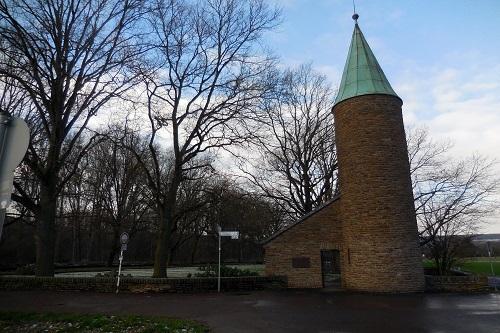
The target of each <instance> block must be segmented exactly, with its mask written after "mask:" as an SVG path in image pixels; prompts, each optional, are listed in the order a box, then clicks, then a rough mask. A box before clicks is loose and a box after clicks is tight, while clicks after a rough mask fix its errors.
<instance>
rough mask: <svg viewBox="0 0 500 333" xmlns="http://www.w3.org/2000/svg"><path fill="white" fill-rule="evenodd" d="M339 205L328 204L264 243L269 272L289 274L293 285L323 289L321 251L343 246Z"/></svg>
mask: <svg viewBox="0 0 500 333" xmlns="http://www.w3.org/2000/svg"><path fill="white" fill-rule="evenodd" d="M338 205H339V200H336V201H333V202H331V203H329V204H326V205H325V206H323V207H321V208H320V209H318V210H316V211H314V212H313V213H311V214H310V215H308V216H306V217H305V218H303V219H301V220H299V221H298V223H296V224H295V225H293V226H292V227H290V228H288V229H287V230H285V231H284V232H283V233H281V234H280V235H279V236H278V237H276V238H274V239H272V240H271V241H269V242H267V243H266V244H264V248H265V262H266V274H267V275H286V276H287V279H288V286H289V287H290V288H322V287H323V281H322V271H321V250H341V248H342V246H341V232H342V229H341V224H340V220H339V217H338ZM340 257H341V267H342V266H343V262H342V257H343V254H342V251H341V253H340ZM294 261H295V266H296V267H295V268H294V267H293V266H294ZM297 266H302V267H297Z"/></svg>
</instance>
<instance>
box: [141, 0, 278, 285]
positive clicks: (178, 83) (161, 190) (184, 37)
mask: <svg viewBox="0 0 500 333" xmlns="http://www.w3.org/2000/svg"><path fill="white" fill-rule="evenodd" d="M150 13H151V16H150V17H149V22H150V26H151V29H152V31H153V36H152V38H151V54H150V59H151V63H150V64H151V67H150V68H154V71H153V73H152V74H148V76H147V79H146V81H145V82H144V85H145V86H146V95H147V99H148V102H147V110H148V115H149V120H150V124H151V137H150V138H151V141H150V148H151V154H152V156H153V161H154V167H153V169H151V170H150V171H149V176H148V178H149V184H150V187H151V189H152V191H153V193H154V198H155V205H156V207H157V210H158V216H159V220H160V234H159V235H158V245H157V248H156V253H155V266H154V272H153V277H165V276H166V275H167V262H168V256H169V251H170V249H171V244H170V243H171V235H172V231H173V229H175V211H176V204H177V198H178V191H179V187H180V184H181V183H182V181H183V180H184V179H185V177H186V173H188V172H189V171H190V170H192V169H195V168H206V167H208V166H207V164H206V163H205V160H199V159H198V158H199V157H200V156H201V155H202V154H204V153H205V152H208V151H210V150H214V149H218V148H222V147H225V146H228V145H232V144H234V143H236V142H239V141H241V140H244V137H245V135H244V133H243V130H242V129H243V128H244V126H245V123H244V120H245V119H246V118H247V117H248V115H249V114H250V113H251V111H252V109H253V108H254V106H255V105H256V104H257V102H258V100H259V99H260V98H261V96H262V94H263V92H264V90H265V87H264V86H263V85H262V80H261V77H262V74H263V73H264V72H265V71H266V70H267V69H268V68H269V66H270V63H271V59H270V58H269V56H268V55H267V53H266V52H265V50H263V49H262V48H261V44H260V42H261V40H262V35H263V33H265V32H266V31H269V30H271V29H273V28H274V27H275V26H276V25H277V24H278V23H279V19H280V12H279V10H276V9H270V8H269V7H268V6H267V5H266V1H263V0H199V1H181V0H158V1H155V2H154V3H153V4H152V8H151V11H150ZM148 73H151V72H149V71H148ZM145 77H146V76H145ZM162 135H163V138H166V140H167V142H168V141H169V140H171V146H170V147H168V148H167V149H166V150H165V151H164V152H165V154H166V153H168V154H170V156H171V157H169V160H171V161H172V163H173V164H172V169H171V172H170V173H169V174H168V177H167V179H163V177H162V172H161V170H160V169H161V165H160V160H159V159H158V158H157V156H158V154H159V151H158V145H156V143H155V142H156V141H157V140H159V139H160V138H161V136H162Z"/></svg>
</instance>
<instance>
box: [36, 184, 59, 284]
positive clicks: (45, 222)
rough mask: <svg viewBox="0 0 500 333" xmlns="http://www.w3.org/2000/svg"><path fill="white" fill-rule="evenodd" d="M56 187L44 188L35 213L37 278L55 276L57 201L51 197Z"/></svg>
mask: <svg viewBox="0 0 500 333" xmlns="http://www.w3.org/2000/svg"><path fill="white" fill-rule="evenodd" d="M54 188H55V186H44V188H42V193H41V197H40V209H39V210H38V212H36V213H35V218H36V220H37V230H36V236H35V243H36V244H35V245H36V267H35V275H36V276H54V257H55V252H56V200H55V199H54V197H53V196H52V195H51V194H52V193H53V191H51V189H54Z"/></svg>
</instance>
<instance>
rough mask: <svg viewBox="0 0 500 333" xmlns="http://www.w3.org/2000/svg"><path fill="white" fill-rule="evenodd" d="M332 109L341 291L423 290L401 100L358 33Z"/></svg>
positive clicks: (354, 33) (355, 15)
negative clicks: (337, 187) (342, 258)
mask: <svg viewBox="0 0 500 333" xmlns="http://www.w3.org/2000/svg"><path fill="white" fill-rule="evenodd" d="M358 17H359V16H358V15H357V14H354V15H353V19H354V20H355V26H354V32H353V35H352V41H351V46H350V49H349V54H348V57H347V62H346V65H345V68H344V72H343V75H342V81H341V84H340V87H339V93H338V95H337V98H336V100H335V103H334V106H333V109H332V111H333V114H334V118H335V136H336V143H337V155H338V165H339V192H340V214H341V220H342V233H343V236H342V238H343V239H342V243H343V245H342V247H343V253H344V255H343V256H344V260H343V268H342V270H343V271H342V273H343V284H344V285H345V287H346V288H347V289H350V290H358V291H370V292H419V291H424V289H425V281H424V273H423V268H422V255H421V251H420V246H419V242H418V235H417V223H416V218H415V208H414V203H413V193H412V185H411V178H410V168H409V162H408V153H407V146H406V139H405V131H404V125H403V116H402V110H401V107H402V104H403V102H402V100H401V99H400V98H399V97H398V96H397V95H396V93H395V92H394V90H393V89H392V87H391V85H390V84H389V81H388V80H387V78H386V77H385V75H384V73H383V71H382V69H381V67H380V65H379V64H378V62H377V60H376V59H375V56H374V55H373V52H372V51H371V49H370V47H369V46H368V43H367V42H366V40H365V38H364V36H363V34H362V32H361V30H360V29H359V26H358V22H357V19H358Z"/></svg>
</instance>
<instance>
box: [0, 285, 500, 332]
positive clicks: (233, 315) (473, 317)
mask: <svg viewBox="0 0 500 333" xmlns="http://www.w3.org/2000/svg"><path fill="white" fill-rule="evenodd" d="M0 311H35V312H65V313H103V314H142V315H160V316H167V317H179V318H185V319H191V320H196V321H199V322H202V323H204V324H205V325H206V326H207V327H209V328H210V329H211V330H212V331H213V332H218V333H223V332H230V333H235V332H280V333H282V332H308V333H309V332H323V333H326V332H475V333H478V332H500V294H499V293H493V292H491V293H472V294H438V293H436V294H434V293H433V294H431V293H424V294H397V295H394V294H391V295H379V294H375V295H372V294H358V293H350V292H345V291H330V290H294V289H290V290H286V291H259V292H249V293H202V294H130V293H127V294H113V293H93V292H81V293H74V292H51V291H0Z"/></svg>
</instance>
